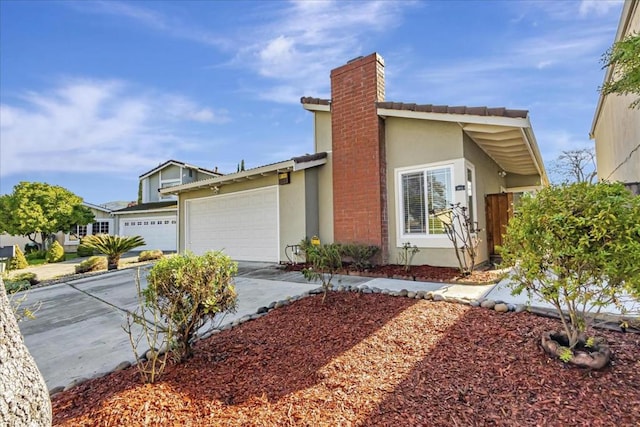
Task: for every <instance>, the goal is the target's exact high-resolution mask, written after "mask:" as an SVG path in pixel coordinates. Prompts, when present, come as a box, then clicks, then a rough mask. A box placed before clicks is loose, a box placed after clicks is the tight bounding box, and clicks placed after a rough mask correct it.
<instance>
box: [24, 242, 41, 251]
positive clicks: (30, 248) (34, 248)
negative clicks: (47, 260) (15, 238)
mask: <svg viewBox="0 0 640 427" xmlns="http://www.w3.org/2000/svg"><path fill="white" fill-rule="evenodd" d="M37 250H38V244H37V243H33V242H28V243H26V244H25V245H24V253H25V254H30V253H31V252H36V251H37Z"/></svg>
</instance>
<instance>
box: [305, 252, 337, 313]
mask: <svg viewBox="0 0 640 427" xmlns="http://www.w3.org/2000/svg"><path fill="white" fill-rule="evenodd" d="M304 248H305V257H306V259H307V263H308V264H309V267H307V268H305V269H304V270H302V274H303V275H304V277H305V278H306V279H307V280H308V281H316V280H320V281H321V282H322V290H323V291H324V295H323V296H322V302H323V303H324V300H325V299H326V298H327V292H328V291H329V288H330V287H331V280H332V279H333V276H334V275H335V274H336V272H337V271H338V270H339V269H340V268H341V267H342V255H341V251H340V248H341V245H339V244H337V243H330V244H328V245H322V244H320V245H311V244H310V245H305V246H304Z"/></svg>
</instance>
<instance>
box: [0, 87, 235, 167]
mask: <svg viewBox="0 0 640 427" xmlns="http://www.w3.org/2000/svg"><path fill="white" fill-rule="evenodd" d="M19 99H20V102H14V103H12V104H9V103H7V102H5V103H3V104H2V105H0V141H2V145H1V147H0V149H1V152H2V156H1V157H2V159H1V160H0V173H1V175H2V176H7V175H11V174H13V173H18V172H20V173H25V172H30V171H33V172H44V171H49V172H119V171H121V172H127V173H130V172H131V170H132V169H133V170H143V169H145V168H147V167H149V166H153V165H155V164H157V163H158V162H159V161H164V160H166V159H167V158H170V157H171V154H172V153H174V152H175V151H176V149H177V144H180V149H183V150H184V149H185V148H187V149H188V148H189V146H195V145H196V141H195V140H194V138H193V137H192V136H190V134H189V133H187V132H182V131H181V129H182V126H183V125H184V124H187V123H188V122H196V123H200V124H208V125H212V124H219V123H224V122H226V121H229V117H228V116H227V113H226V112H225V111H215V110H213V109H211V108H207V107H203V106H201V105H198V104H197V103H195V102H193V101H191V100H190V99H188V98H186V97H184V96H180V95H175V94H166V93H158V92H155V91H150V90H143V89H140V88H135V87H133V86H132V85H130V84H127V83H126V82H123V81H116V80H88V79H75V80H69V81H67V82H65V83H63V84H61V85H60V86H58V87H57V88H55V89H54V90H52V91H49V92H28V93H26V94H23V95H21V96H20V98H19Z"/></svg>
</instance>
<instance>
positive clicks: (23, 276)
mask: <svg viewBox="0 0 640 427" xmlns="http://www.w3.org/2000/svg"><path fill="white" fill-rule="evenodd" d="M11 280H15V281H18V282H21V281H24V280H26V281H27V282H29V284H30V285H31V286H34V285H37V284H38V283H40V281H39V280H38V276H37V275H36V273H31V272H29V271H25V272H24V273H19V274H16V275H14V276H13V277H11Z"/></svg>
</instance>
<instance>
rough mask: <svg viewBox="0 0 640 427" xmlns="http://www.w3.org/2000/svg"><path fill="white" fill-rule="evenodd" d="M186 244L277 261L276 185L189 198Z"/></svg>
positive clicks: (201, 249) (237, 257) (198, 250)
mask: <svg viewBox="0 0 640 427" xmlns="http://www.w3.org/2000/svg"><path fill="white" fill-rule="evenodd" d="M186 217H187V223H186V233H185V234H186V236H185V237H186V240H185V246H186V248H187V249H188V250H190V251H192V252H194V253H195V254H202V253H204V252H206V251H209V250H224V253H226V254H227V255H229V256H230V257H231V258H233V259H234V260H238V261H267V262H278V261H279V250H278V240H279V239H278V235H279V234H278V188H277V187H266V188H261V189H258V190H248V191H242V192H238V193H233V194H224V195H220V196H213V197H207V198H203V199H194V200H189V201H187V203H186Z"/></svg>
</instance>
